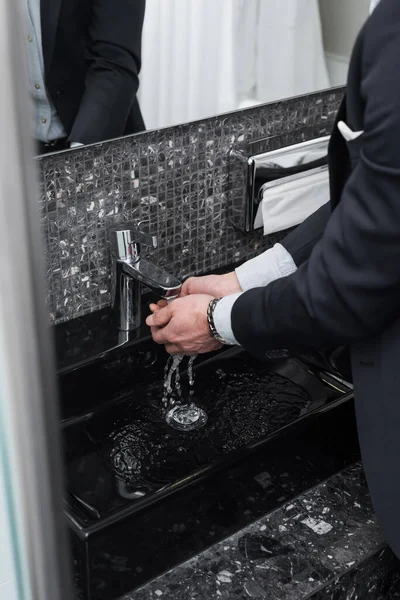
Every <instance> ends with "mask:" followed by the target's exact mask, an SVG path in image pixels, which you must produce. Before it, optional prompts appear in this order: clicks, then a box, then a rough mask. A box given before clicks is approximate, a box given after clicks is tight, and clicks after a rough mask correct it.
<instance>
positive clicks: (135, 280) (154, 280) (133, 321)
mask: <svg viewBox="0 0 400 600" xmlns="http://www.w3.org/2000/svg"><path fill="white" fill-rule="evenodd" d="M141 244H143V245H145V246H149V247H150V248H157V237H156V236H154V235H150V234H148V233H144V232H143V231H141V230H140V229H137V228H136V227H134V226H132V224H129V223H126V224H125V225H123V226H118V227H112V228H111V229H110V245H111V256H112V274H111V293H112V307H113V310H114V313H115V315H116V317H117V321H118V328H119V330H120V331H133V330H135V329H137V328H138V327H140V324H141V322H142V318H141V288H142V284H144V285H145V286H147V287H148V288H150V289H151V290H152V291H153V292H155V293H156V294H158V296H160V297H161V298H165V299H167V300H173V299H174V298H176V297H177V296H179V292H180V291H181V287H182V284H181V282H180V281H179V280H178V279H176V277H173V276H172V275H169V274H168V273H166V272H165V271H164V270H163V269H161V268H159V267H157V266H156V265H154V264H153V263H151V262H150V261H148V260H146V259H144V258H141V255H140V245H141Z"/></svg>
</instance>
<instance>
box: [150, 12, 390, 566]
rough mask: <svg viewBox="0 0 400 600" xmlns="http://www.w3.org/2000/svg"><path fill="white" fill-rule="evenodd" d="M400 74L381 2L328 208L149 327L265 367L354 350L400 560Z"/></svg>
mask: <svg viewBox="0 0 400 600" xmlns="http://www.w3.org/2000/svg"><path fill="white" fill-rule="evenodd" d="M399 73H400V1H399V0H381V2H380V3H379V4H378V6H377V7H376V8H375V10H374V12H373V13H372V15H371V16H370V18H369V19H368V21H367V22H366V24H365V25H364V27H363V29H362V30H361V32H360V34H359V36H358V38H357V41H356V43H355V46H354V50H353V54H352V59H351V64H350V69H349V75H348V84H347V92H346V97H345V99H344V101H343V103H342V106H341V108H340V110H339V113H338V116H337V121H336V124H335V126H334V129H333V132H332V136H331V141H330V146H329V168H330V192H331V202H330V206H329V205H327V206H326V207H323V208H321V209H320V210H319V211H317V212H316V213H315V214H314V215H312V216H311V217H310V218H309V219H307V220H306V221H305V222H304V223H303V224H302V225H300V226H299V227H298V228H297V229H296V230H295V231H294V232H293V233H292V234H291V235H289V236H288V237H287V238H286V239H285V240H284V241H283V242H282V244H277V245H276V246H274V247H273V248H271V249H270V250H268V251H267V252H265V253H264V254H262V255H261V256H259V257H257V258H255V259H253V260H251V261H249V262H248V263H246V264H245V265H242V266H241V267H240V268H239V269H237V270H236V272H235V273H230V274H228V275H225V276H222V277H215V276H214V277H212V276H211V277H204V278H194V279H190V280H188V281H187V282H186V284H185V286H184V290H183V295H184V297H182V298H179V299H178V300H176V301H175V302H173V303H171V304H170V305H169V306H166V307H163V306H162V305H161V306H157V307H156V306H153V307H152V308H153V311H154V314H153V315H152V316H151V317H149V318H148V321H147V322H148V324H149V325H150V326H151V327H152V333H153V337H154V339H155V341H156V342H158V343H162V344H165V345H166V348H167V350H168V351H169V352H171V353H173V354H174V353H179V354H196V353H201V352H206V351H212V350H215V349H217V348H219V347H221V344H222V343H231V344H239V345H241V346H242V347H243V348H245V349H246V350H248V351H249V352H251V353H253V354H254V355H256V356H257V357H259V358H260V359H263V358H264V357H265V356H268V355H270V353H271V351H276V350H277V349H278V350H279V349H289V350H290V351H292V352H298V353H301V352H302V351H304V350H310V349H317V348H324V347H325V348H329V347H334V346H335V345H343V344H346V345H348V346H349V348H350V354H351V363H352V373H353V382H354V391H355V403H356V412H357V422H358V432H359V439H360V445H361V450H362V456H363V463H364V468H365V472H366V475H367V479H368V483H369V488H370V492H371V496H372V500H373V502H374V506H375V510H376V512H377V515H378V517H379V520H380V523H381V526H382V529H383V532H384V534H385V537H386V539H387V541H388V542H389V544H390V545H391V547H392V549H393V550H394V551H395V552H396V554H397V556H399V557H400V510H399V507H400V460H399V457H400V368H399V366H400V78H399ZM207 312H208V318H207Z"/></svg>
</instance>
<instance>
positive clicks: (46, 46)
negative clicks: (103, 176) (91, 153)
mask: <svg viewBox="0 0 400 600" xmlns="http://www.w3.org/2000/svg"><path fill="white" fill-rule="evenodd" d="M144 8H145V0H135V1H134V2H132V0H112V1H110V0H41V22H42V40H43V55H44V63H45V81H46V87H47V90H48V93H49V95H50V97H51V99H52V101H53V103H54V105H55V107H56V109H57V112H58V115H59V117H60V119H61V121H62V123H63V125H64V128H65V130H66V131H67V133H68V136H69V138H70V139H71V140H72V141H75V142H76V141H79V142H82V143H91V142H98V141H102V140H104V139H110V138H114V137H118V136H122V135H124V134H128V133H134V132H136V131H141V130H143V129H144V124H143V120H142V116H141V113H140V108H139V104H138V102H137V99H136V92H137V89H138V85H139V80H138V74H139V71H140V66H141V35H142V26H143V19H144Z"/></svg>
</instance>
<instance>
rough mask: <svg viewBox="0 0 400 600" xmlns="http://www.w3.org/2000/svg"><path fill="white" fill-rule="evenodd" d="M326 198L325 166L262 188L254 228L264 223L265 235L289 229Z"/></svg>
mask: <svg viewBox="0 0 400 600" xmlns="http://www.w3.org/2000/svg"><path fill="white" fill-rule="evenodd" d="M328 201H329V172H328V169H325V170H323V171H317V172H316V173H313V174H312V175H307V176H304V177H302V178H301V179H293V180H291V181H287V182H282V184H278V183H277V184H276V185H275V186H274V187H271V188H266V189H265V190H264V193H263V198H262V201H261V203H260V205H259V207H258V211H257V216H256V220H255V228H256V229H257V228H259V227H264V235H269V234H270V233H275V232H276V231H282V230H284V229H289V228H290V227H294V226H295V225H299V224H300V223H302V222H303V221H304V220H305V219H307V217H309V216H310V215H312V214H313V213H314V212H315V211H316V210H317V209H318V208H320V207H321V206H322V205H323V204H326V203H327V202H328Z"/></svg>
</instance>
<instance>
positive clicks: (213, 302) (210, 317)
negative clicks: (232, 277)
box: [207, 298, 234, 346]
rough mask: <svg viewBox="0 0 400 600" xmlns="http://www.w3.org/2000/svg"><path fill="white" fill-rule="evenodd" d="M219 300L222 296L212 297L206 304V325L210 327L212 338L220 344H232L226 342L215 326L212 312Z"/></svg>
mask: <svg viewBox="0 0 400 600" xmlns="http://www.w3.org/2000/svg"><path fill="white" fill-rule="evenodd" d="M220 300H222V298H214V299H213V300H211V302H210V304H209V305H208V309H207V321H208V326H209V328H210V331H211V335H212V336H213V338H214V339H215V340H217V342H219V343H220V344H223V345H224V346H234V344H232V342H227V341H226V340H225V339H224V338H223V337H222V336H220V335H219V333H218V331H217V328H216V327H215V323H214V312H215V309H216V307H217V304H218V302H219V301H220Z"/></svg>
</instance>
